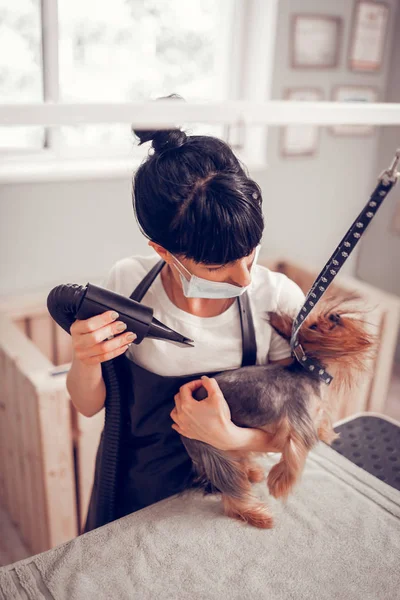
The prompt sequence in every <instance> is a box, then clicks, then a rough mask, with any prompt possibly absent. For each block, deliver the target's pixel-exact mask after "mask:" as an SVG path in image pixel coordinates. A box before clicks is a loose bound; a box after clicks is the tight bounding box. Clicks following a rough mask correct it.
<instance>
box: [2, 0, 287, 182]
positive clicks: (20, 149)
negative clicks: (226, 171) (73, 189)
mask: <svg viewBox="0 0 400 600" xmlns="http://www.w3.org/2000/svg"><path fill="white" fill-rule="evenodd" d="M277 2H278V0H269V2H265V1H264V0H253V1H252V2H251V3H248V2H247V0H218V1H217V2H216V1H215V0H113V1H112V3H111V2H99V1H98V0H19V1H18V2H17V3H12V2H9V0H0V7H1V8H0V32H1V34H2V35H1V36H0V38H1V39H2V42H1V44H2V46H1V47H0V49H1V50H2V52H1V55H2V58H1V59H0V61H1V62H0V65H1V72H0V93H1V97H0V105H1V104H3V106H0V108H1V109H2V111H1V113H0V117H2V118H3V123H4V121H5V122H10V123H11V126H9V127H4V126H1V123H0V134H1V138H2V140H1V142H0V152H1V153H2V158H3V159H4V158H5V159H6V162H7V163H8V164H10V163H12V168H13V169H14V171H13V173H12V174H11V175H9V172H10V171H7V168H6V167H5V169H3V171H2V172H1V173H0V178H3V179H2V180H3V181H4V180H6V181H9V180H10V177H11V179H12V178H13V177H14V176H15V178H17V177H18V172H19V168H20V167H19V165H20V164H22V162H23V161H24V160H26V161H28V159H27V157H26V156H25V155H26V153H27V152H28V151H29V152H30V154H31V159H30V165H29V168H31V167H32V168H33V169H35V168H36V163H38V164H39V162H40V165H42V167H43V172H42V175H43V177H45V176H46V169H47V167H46V165H48V164H49V163H48V159H51V160H53V159H54V160H55V161H58V164H61V162H60V159H62V160H63V159H65V158H71V159H76V162H77V161H78V160H80V159H82V158H88V159H93V158H96V159H99V165H100V161H101V160H103V159H106V160H108V159H114V158H118V157H119V158H122V159H123V160H126V162H125V166H126V165H129V161H130V160H131V159H132V157H134V158H141V157H142V156H144V155H145V153H146V152H147V150H148V145H147V144H144V147H139V146H137V142H136V141H135V138H134V137H133V135H132V133H131V128H130V124H129V123H126V122H125V123H122V122H120V123H118V122H110V123H100V122H99V123H98V124H97V123H95V124H93V123H87V124H85V123H82V124H79V125H78V124H77V125H61V126H59V125H58V126H55V125H51V124H49V123H48V122H47V119H46V116H45V117H44V118H43V114H44V115H46V105H50V104H54V103H60V104H66V105H70V104H74V105H78V106H79V104H83V105H85V104H93V103H102V104H103V105H104V106H105V109H104V110H105V112H107V108H108V109H110V108H111V107H112V105H113V104H115V103H129V102H140V101H147V100H149V99H155V98H158V97H160V96H167V95H169V94H171V93H178V94H180V95H181V96H183V97H184V98H185V99H186V100H187V101H188V102H197V101H198V102H203V101H205V102H207V101H216V102H218V101H223V100H225V99H227V100H228V99H229V100H246V99H251V100H255V101H257V100H260V101H264V100H267V99H268V97H269V84H270V78H271V72H272V59H273V48H274V35H275V25H276V12H277V8H276V7H277ZM42 102H43V103H44V113H43V111H41V115H42V116H40V117H39V122H41V121H42V122H43V125H42V126H33V123H34V122H35V119H36V117H35V116H33V109H34V106H33V105H34V104H37V103H42ZM17 103H23V104H27V106H26V107H24V108H23V110H24V113H23V114H24V116H26V120H27V122H28V123H29V121H31V122H32V126H26V127H25V126H24V127H21V126H19V125H18V120H17V119H18V117H15V113H12V112H11V111H9V113H7V105H8V104H17ZM10 114H11V115H12V116H11V118H10V117H9V115H10ZM47 114H50V106H49V112H48V113H47ZM35 115H37V113H35ZM112 118H113V119H114V117H112ZM103 120H104V119H103ZM36 122H37V121H36ZM181 126H182V127H183V128H184V129H185V130H186V131H187V132H188V133H189V134H197V133H203V134H210V135H217V136H218V137H221V138H223V139H227V140H228V141H229V142H230V143H231V144H232V146H233V148H234V149H235V150H236V151H237V152H239V153H240V158H242V160H244V162H245V163H246V164H248V163H249V162H251V161H252V159H254V162H256V163H257V164H260V163H262V162H263V160H264V159H263V158H262V157H263V156H264V155H265V128H261V127H254V126H253V127H248V126H246V125H245V124H240V125H239V126H233V125H232V126H231V127H229V128H228V127H226V126H224V125H212V124H204V123H199V124H195V123H186V124H185V123H181ZM5 132H6V133H5ZM246 148H247V150H246ZM250 155H251V156H250ZM42 159H45V160H42ZM35 161H36V163H35ZM28 162H29V161H28ZM33 163H35V164H33ZM131 164H132V163H131ZM32 165H33V166H32ZM71 165H72V162H69V163H68V164H67V163H66V162H65V163H64V167H65V168H66V169H67V170H71V169H74V168H75V167H74V166H73V165H72V166H71ZM93 165H94V163H93V161H92V162H91V164H90V167H89V168H90V172H91V173H92V172H94V166H93ZM121 165H122V161H121ZM103 166H104V165H102V167H101V168H103ZM125 166H124V167H121V168H123V169H125V168H126V167H125ZM64 167H63V168H64ZM57 168H58V167H56V168H55V170H54V169H53V172H52V178H55V177H57ZM99 168H100V167H99ZM0 171H1V169H0ZM32 173H33V172H31V171H29V172H28V171H27V173H26V175H27V177H28V178H30V177H31V176H32ZM64 174H65V173H64ZM25 180H26V179H25Z"/></svg>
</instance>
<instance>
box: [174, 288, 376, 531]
mask: <svg viewBox="0 0 400 600" xmlns="http://www.w3.org/2000/svg"><path fill="white" fill-rule="evenodd" d="M358 299H359V296H358V295H357V294H355V293H350V294H348V295H347V296H345V297H342V298H340V297H339V296H337V295H336V296H331V297H329V298H326V299H324V298H322V299H321V300H320V301H319V302H318V305H316V307H315V308H314V309H313V311H312V312H311V314H310V315H309V316H308V317H307V318H306V319H305V320H304V322H303V324H302V326H301V328H300V330H299V333H298V341H299V342H300V344H301V346H302V347H303V349H304V352H305V353H306V355H307V356H308V357H309V358H312V359H315V360H316V361H318V363H319V364H320V365H321V366H322V367H323V368H324V369H325V370H326V371H327V372H328V373H329V374H331V375H332V376H333V379H332V382H331V384H330V386H329V390H330V391H329V395H328V393H327V390H328V386H327V385H326V384H325V383H324V382H323V381H321V380H320V379H319V378H318V375H317V374H315V373H314V372H312V371H309V370H305V369H304V368H303V366H302V365H301V364H300V363H299V362H298V361H297V359H293V362H292V363H291V364H289V365H287V366H284V365H273V364H266V365H255V366H249V367H242V368H239V369H233V370H228V371H224V372H222V373H220V374H217V375H215V377H214V378H215V380H216V381H217V383H218V385H219V387H220V389H221V391H222V393H223V395H224V397H225V399H226V401H227V403H228V405H229V408H230V411H231V419H232V421H233V422H234V423H235V424H236V425H237V426H239V427H252V428H253V427H254V428H258V429H261V430H263V431H265V432H266V433H268V434H269V435H270V450H269V451H270V452H278V453H281V454H282V456H281V459H280V460H279V462H278V463H276V464H275V465H274V466H273V467H272V468H271V470H270V471H269V474H268V477H267V485H268V489H269V493H270V494H271V495H272V496H274V497H275V498H281V499H283V500H286V498H287V497H288V495H289V493H290V492H291V490H292V488H293V486H294V485H295V484H296V482H298V480H299V479H300V476H301V474H302V471H303V468H304V465H305V461H306V458H307V455H308V453H309V451H310V450H311V449H312V448H313V446H315V445H316V444H317V443H318V441H319V440H322V441H323V442H326V443H327V444H329V445H330V444H331V443H332V442H333V440H335V439H336V438H337V437H339V435H338V434H337V433H336V432H335V431H334V429H333V426H332V419H331V416H332V415H331V413H332V409H333V406H332V394H331V392H333V396H334V397H335V396H337V395H338V394H339V392H341V393H345V392H347V391H349V390H350V389H351V388H352V387H353V385H354V383H355V382H356V375H358V374H362V372H364V371H365V370H366V369H367V368H368V366H367V360H368V359H372V358H374V356H375V352H376V336H375V335H373V334H371V333H369V332H368V331H367V328H366V327H365V322H364V321H363V320H362V319H361V318H360V316H361V313H363V312H365V311H362V310H360V309H359V308H353V309H347V310H346V306H348V304H349V302H351V301H354V300H358ZM266 319H267V320H268V321H269V323H270V325H271V326H272V327H273V328H274V329H275V331H277V332H278V333H279V334H280V335H281V336H283V337H284V338H285V339H286V340H288V341H289V340H290V338H291V333H292V325H293V317H291V316H288V315H287V314H282V313H278V312H267V313H266ZM206 396H207V391H206V390H205V388H204V387H200V388H199V389H197V390H196V392H195V393H194V397H195V398H196V399H197V400H202V399H204V398H205V397H206ZM328 396H329V398H330V400H329V399H327V398H328ZM181 439H182V442H183V444H184V445H185V448H186V450H187V452H188V454H189V456H190V457H191V459H192V461H193V468H194V470H195V473H196V479H195V481H196V482H197V483H198V484H199V485H200V487H204V489H207V486H208V490H210V486H211V491H212V492H220V493H222V502H223V507H224V512H225V514H226V515H227V516H229V517H233V518H236V519H239V520H242V521H245V522H247V523H249V524H250V525H252V526H254V527H259V528H265V529H269V528H271V527H273V517H272V514H271V512H270V510H269V508H268V507H267V506H266V504H264V503H263V502H261V501H260V500H259V499H258V498H257V497H256V496H255V495H253V493H252V489H251V484H252V483H256V482H261V481H263V479H264V477H265V474H264V470H263V468H262V467H261V466H260V465H259V464H257V463H256V462H255V461H254V458H255V457H257V456H259V453H254V452H239V451H235V452H228V451H222V450H219V449H216V448H214V447H213V446H211V445H209V444H206V443H204V442H201V441H198V440H194V439H190V438H186V437H184V436H181Z"/></svg>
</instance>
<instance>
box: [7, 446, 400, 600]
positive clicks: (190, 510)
mask: <svg viewBox="0 0 400 600" xmlns="http://www.w3.org/2000/svg"><path fill="white" fill-rule="evenodd" d="M277 460H279V455H276V454H270V455H265V456H264V457H263V458H262V459H260V462H261V463H263V464H265V467H266V468H270V467H271V466H272V465H273V464H275V462H277ZM254 490H255V491H256V492H257V494H258V495H259V496H260V497H262V498H265V500H267V501H268V502H269V505H270V507H271V508H272V510H273V514H274V516H275V528H274V529H272V530H260V529H255V528H253V527H250V526H249V525H246V524H244V523H241V522H239V521H236V520H233V519H230V518H228V517H225V516H224V515H223V513H222V507H221V501H220V498H218V496H205V497H203V496H202V495H201V493H199V492H196V494H195V495H193V496H188V497H184V498H180V497H178V496H173V497H171V498H167V499H166V500H162V501H161V502H158V503H157V504H154V505H152V506H149V507H147V508H145V509H143V510H141V511H139V512H136V513H133V514H132V515H129V516H127V517H124V518H123V519H119V520H118V521H115V522H113V523H110V524H109V525H105V526H104V527H100V528H99V529H96V530H94V531H91V532H89V533H87V534H85V535H82V536H80V537H78V538H76V539H73V540H71V541H69V542H66V543H64V544H61V545H60V546H57V547H56V548H53V549H52V550H49V551H47V552H43V553H41V554H37V555H36V556H33V557H30V558H28V559H24V560H21V561H19V562H17V563H14V564H12V565H8V566H6V567H3V568H1V569H0V598H1V600H3V599H4V598H5V599H7V600H20V599H21V598H24V599H25V598H29V600H36V599H41V600H43V599H44V598H46V599H47V598H50V599H55V600H90V599H92V598H93V599H95V600H99V599H102V598H104V599H106V600H114V599H115V600H124V599H127V600H128V599H129V600H130V599H135V600H181V599H182V600H188V599H190V600H212V599H215V600H290V599H292V598H293V599H296V600H300V599H305V600H312V599H314V598H315V599H316V600H317V599H318V600H334V599H340V600H342V599H346V600H353V599H354V600H356V599H360V600H361V599H362V600H368V599H370V600H395V599H399V598H400V592H399V590H400V492H398V491H397V490H395V489H393V488H391V487H390V486H389V485H387V484H386V483H384V482H382V481H380V480H379V479H377V478H375V477H374V476H373V475H370V474H369V473H367V472H366V471H364V470H362V469H361V468H359V467H357V466H356V465H354V464H353V463H351V462H350V461H349V460H347V459H346V458H344V457H343V456H342V455H340V454H338V453H337V452H336V451H335V450H333V449H332V448H330V447H328V446H326V445H325V444H324V443H322V442H320V443H319V445H318V446H317V447H316V448H315V449H314V450H313V451H312V452H311V453H310V455H309V457H308V459H307V463H306V467H305V470H304V473H303V476H302V479H301V482H300V483H299V484H298V485H297V487H296V489H295V492H294V493H293V494H292V495H291V496H290V497H289V499H288V501H287V503H286V504H284V503H282V502H281V501H278V500H275V499H274V498H270V497H269V494H268V490H267V488H266V485H265V483H259V484H256V485H255V486H254Z"/></svg>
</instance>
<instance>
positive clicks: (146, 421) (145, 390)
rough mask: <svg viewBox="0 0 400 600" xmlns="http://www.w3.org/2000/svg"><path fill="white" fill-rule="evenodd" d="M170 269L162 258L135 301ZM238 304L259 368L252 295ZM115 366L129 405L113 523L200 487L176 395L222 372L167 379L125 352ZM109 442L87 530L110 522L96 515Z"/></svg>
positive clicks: (247, 354) (247, 359)
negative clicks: (178, 423)
mask: <svg viewBox="0 0 400 600" xmlns="http://www.w3.org/2000/svg"><path fill="white" fill-rule="evenodd" d="M164 265H165V261H164V260H160V261H159V262H158V263H157V264H156V265H154V267H153V268H152V269H151V270H150V271H149V272H148V273H147V275H145V277H144V278H143V280H142V281H141V282H140V283H139V285H138V286H137V287H136V289H135V290H134V291H133V293H132V294H131V296H130V297H131V298H132V299H133V300H136V301H137V302H140V301H141V300H142V298H143V296H144V295H145V294H146V292H147V290H148V289H149V287H150V286H151V284H152V283H153V281H154V280H155V278H156V277H157V275H158V274H159V273H160V271H161V269H162V268H163V267H164ZM237 301H238V305H239V315H240V323H241V331H242V348H243V352H242V365H241V366H242V367H244V366H248V365H255V364H256V358H257V345H256V338H255V331H254V325H253V319H252V315H251V309H250V302H249V298H248V295H247V291H246V292H244V294H242V296H238V298H237ZM165 343H168V342H165ZM195 343H196V340H195ZM184 352H185V348H182V358H183V355H184ZM114 362H116V364H117V365H118V377H119V379H120V382H121V380H122V382H123V385H122V387H123V394H122V395H123V398H122V399H121V404H122V405H123V407H122V417H121V421H120V427H121V432H120V434H121V435H120V438H121V442H120V446H119V448H120V450H119V454H118V458H117V460H118V475H117V479H116V481H117V483H116V489H115V508H114V511H113V517H112V519H111V520H114V519H119V518H121V517H123V516H125V515H128V514H130V513H132V512H134V511H136V510H140V509H141V508H144V507H145V506H149V505H150V504H153V503H155V502H158V501H160V500H162V499H164V498H167V497H169V496H172V495H174V494H177V493H179V492H181V491H183V490H184V489H187V488H188V487H196V486H197V484H196V483H195V482H194V478H195V476H196V473H195V471H194V469H193V467H192V461H191V459H190V457H189V455H188V454H187V452H186V449H185V447H184V445H183V443H182V441H181V436H180V434H179V433H178V432H177V431H175V430H174V429H172V427H171V425H173V423H174V422H173V420H172V419H171V417H170V413H171V411H172V409H173V408H174V407H175V401H174V396H175V394H176V393H177V392H178V391H179V388H180V387H181V386H182V385H184V384H185V383H188V382H189V381H193V380H194V379H199V378H200V377H201V376H202V375H208V376H209V377H213V376H214V375H216V374H217V373H220V372H221V371H213V372H209V373H204V372H200V373H191V374H189V375H185V376H182V375H179V376H165V375H158V374H157V373H153V372H151V371H148V370H147V369H144V368H143V367H140V366H139V365H137V364H136V363H134V362H133V361H132V360H131V359H129V358H128V357H127V356H126V355H125V354H123V355H122V356H119V357H117V358H116V359H114ZM102 364H103V363H102ZM103 438H104V431H103V432H102V436H101V440H100V444H99V449H98V453H97V457H96V468H95V478H94V484H93V489H92V495H91V500H90V504H89V510H88V515H87V520H86V525H85V529H84V532H87V531H90V530H91V529H94V528H95V527H99V526H100V525H102V524H105V523H104V522H101V520H99V517H98V515H96V507H97V496H98V493H97V492H98V488H99V479H100V478H101V477H102V464H104V463H105V462H106V460H105V458H104V457H103V456H102V454H103V452H102V451H103V443H104V439H103ZM103 495H104V494H103Z"/></svg>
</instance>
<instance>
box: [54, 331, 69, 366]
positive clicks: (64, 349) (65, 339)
mask: <svg viewBox="0 0 400 600" xmlns="http://www.w3.org/2000/svg"><path fill="white" fill-rule="evenodd" d="M53 323H54V336H55V344H56V355H55V357H54V360H53V363H54V364H55V365H61V364H64V363H68V362H71V361H72V342H71V336H70V335H69V333H67V332H66V331H64V329H63V328H62V327H60V326H59V325H58V324H57V323H55V322H54V321H53Z"/></svg>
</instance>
